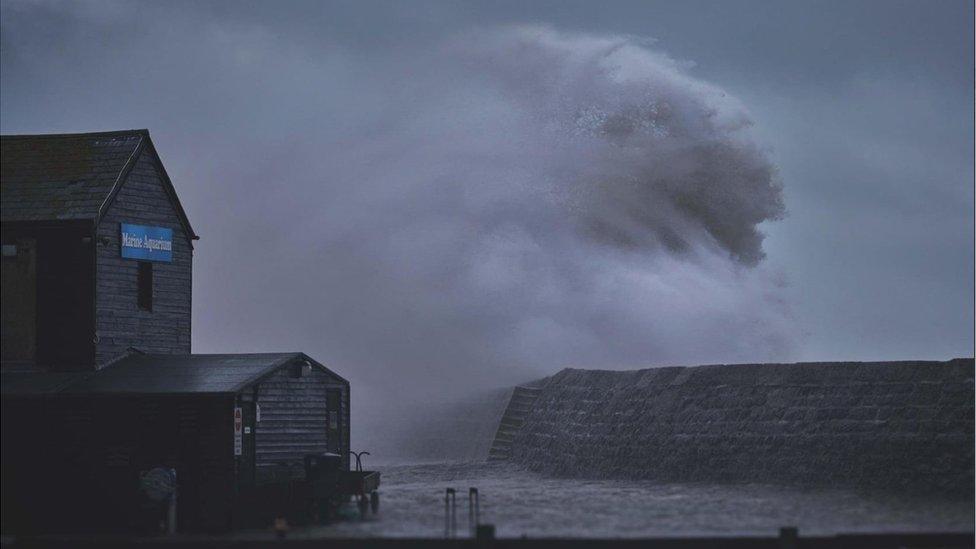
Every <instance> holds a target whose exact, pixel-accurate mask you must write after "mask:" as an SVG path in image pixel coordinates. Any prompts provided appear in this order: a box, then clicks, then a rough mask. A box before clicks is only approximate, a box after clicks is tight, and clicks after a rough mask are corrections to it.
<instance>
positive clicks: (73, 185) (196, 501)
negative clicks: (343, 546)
mask: <svg viewBox="0 0 976 549" xmlns="http://www.w3.org/2000/svg"><path fill="white" fill-rule="evenodd" d="M0 165H2V169H0V198H2V203H0V204H2V205H0V214H2V215H0V223H2V228H3V234H2V238H3V257H2V259H3V261H2V267H3V273H2V274H3V276H2V281H3V288H2V290H3V293H2V300H0V304H2V315H0V316H2V324H3V325H2V334H3V337H2V345H0V389H2V391H0V392H2V396H3V399H2V405H3V409H2V423H3V431H2V434H3V440H2V445H0V447H2V460H3V464H2V465H3V467H2V468H3V478H2V492H3V494H2V495H3V501H2V503H3V506H2V515H3V516H2V525H3V529H4V532H5V533H7V532H23V531H39V532H54V531H63V532H71V531H80V530H99V531H113V532H114V531H126V530H131V529H133V528H137V529H139V528H143V527H148V528H153V524H151V523H152V522H153V518H152V517H153V516H154V515H155V514H157V513H156V511H158V510H157V509H153V506H154V504H153V503H152V502H151V501H150V500H149V499H147V498H146V497H145V495H144V494H143V493H142V492H145V483H144V479H142V477H141V475H142V473H144V472H146V471H147V470H152V469H155V468H163V469H165V470H167V471H171V470H175V473H176V484H177V486H178V491H179V495H178V502H179V503H178V506H177V507H178V523H179V526H180V530H182V531H201V530H203V531H222V530H226V529H228V528H232V527H234V526H238V525H244V524H249V523H252V522H253V521H264V520H266V519H267V518H268V514H269V513H277V512H280V511H282V509H280V507H281V506H282V505H284V504H285V503H287V502H284V503H282V501H281V498H277V499H276V498H272V497H267V496H268V494H271V493H277V494H279V495H280V494H282V493H287V490H286V489H287V488H288V487H289V486H291V485H292V483H294V482H296V481H301V480H302V479H303V477H304V468H303V458H304V456H305V455H306V454H310V453H322V452H331V453H337V454H339V455H340V456H341V458H342V460H343V466H344V467H345V468H346V469H348V467H349V460H348V457H349V456H348V452H349V383H348V382H347V381H346V380H345V379H343V378H342V377H340V376H338V375H337V374H335V373H334V372H332V371H331V370H329V369H328V368H326V367H324V366H323V365H322V364H320V363H318V362H316V361H315V360H313V359H311V358H310V357H308V356H307V355H305V354H303V353H297V352H296V353H270V354H191V349H190V341H191V337H190V336H191V334H190V327H191V303H192V286H191V282H192V264H193V241H194V240H196V239H197V238H198V237H197V236H196V234H195V233H194V231H193V229H192V228H191V226H190V223H189V220H188V219H187V216H186V213H185V212H184V210H183V207H182V205H181V204H180V201H179V199H178V198H177V195H176V190H175V187H174V186H173V183H172V181H170V178H169V176H168V175H167V173H166V170H165V168H164V167H163V164H162V161H161V160H160V157H159V155H158V153H157V152H156V148H155V146H154V144H153V142H152V140H151V139H150V137H149V132H148V131H146V130H125V131H118V132H99V133H84V134H56V135H16V136H2V138H0ZM141 482H142V484H141ZM268 487H271V489H268ZM275 490H277V491H275ZM146 521H148V524H147V523H146Z"/></svg>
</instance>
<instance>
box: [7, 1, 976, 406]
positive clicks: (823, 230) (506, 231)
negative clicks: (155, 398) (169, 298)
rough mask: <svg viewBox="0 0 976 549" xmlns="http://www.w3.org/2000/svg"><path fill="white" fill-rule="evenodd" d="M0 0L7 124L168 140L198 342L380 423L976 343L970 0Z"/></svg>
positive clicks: (165, 152) (945, 352) (948, 352)
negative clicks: (610, 378) (615, 382)
mask: <svg viewBox="0 0 976 549" xmlns="http://www.w3.org/2000/svg"><path fill="white" fill-rule="evenodd" d="M0 6H2V8H0V10H2V12H0V13H2V20H0V21H2V29H0V46H2V53H0V81H2V87H0V129H2V131H3V133H48V132H83V131H98V130H114V129H127V128H148V129H149V130H150V132H151V135H152V137H153V140H154V142H155V144H156V146H157V148H158V150H159V152H160V154H161V156H162V159H163V162H164V164H165V165H166V167H167V169H168V171H169V173H170V176H171V177H172V179H173V181H174V184H175V186H176V188H177V191H178V193H179V195H180V198H181V200H182V202H183V205H184V207H185V208H186V210H187V212H188V214H189V216H190V219H191V222H192V223H193V225H194V229H195V230H196V231H197V232H198V233H199V234H200V235H201V237H202V239H201V240H200V241H199V242H198V243H197V246H196V252H195V258H194V259H195V261H194V296H193V349H194V351H195V352H245V351H277V350H303V351H305V352H307V353H308V354H310V355H312V356H314V357H315V358H317V359H319V360H320V361H322V362H325V363H327V364H329V365H331V366H333V367H334V368H335V369H336V370H337V371H339V372H340V373H341V374H343V375H345V376H346V377H348V378H349V379H350V380H351V381H352V382H353V383H354V387H355V388H356V391H357V395H358V396H359V397H360V398H362V399H364V400H360V401H359V402H361V403H362V404H361V405H360V406H361V407H360V408H359V410H363V409H364V408H366V407H367V406H368V405H367V404H366V402H364V401H373V402H378V401H385V402H392V401H396V402H398V403H400V404H401V405H403V404H406V405H409V404H410V403H414V402H420V401H424V400H429V399H433V398H439V397H442V396H444V395H445V394H459V393H461V392H463V391H464V390H465V389H467V388H472V387H486V386H497V385H504V384H510V383H514V382H520V381H524V380H527V379H532V378H535V377H539V376H541V375H546V374H549V373H552V372H554V371H556V370H558V369H559V368H561V367H564V366H580V367H605V368H631V367H640V366H651V365H665V364H697V363H720V362H725V363H728V362H745V361H796V360H876V359H877V360H883V359H913V358H924V359H946V358H951V357H955V356H971V355H972V349H973V329H974V327H973V299H974V296H973V261H974V258H973V157H972V153H973V82H972V75H973V58H972V44H973V34H972V20H973V13H972V9H973V8H972V4H971V2H965V1H961V2H950V1H943V2H897V1H883V2H795V3H783V2H753V1H738V2H720V1H715V2H694V1H693V2H646V1H636V2H565V1H559V2H544V1H536V2H531V3H525V2H504V1H501V2H499V1H496V2H483V3H459V2H445V3H429V2H419V1H417V2H390V3H377V2H307V3H305V2H298V1H291V2H152V3H150V2H144V3H140V2H128V1H127V2H110V1H98V2H75V3H59V2H58V3H56V2H36V1H27V2H25V1H21V0H6V1H4V2H3V3H2V4H0ZM406 409H408V408H401V410H406ZM372 413H373V414H374V415H376V414H379V413H380V412H377V411H375V410H374V411H373V412H372ZM366 415H367V416H368V415H369V414H368V413H367V414H366ZM370 417H372V416H370ZM368 419H369V417H367V420H368ZM359 421H366V420H362V419H360V420H359Z"/></svg>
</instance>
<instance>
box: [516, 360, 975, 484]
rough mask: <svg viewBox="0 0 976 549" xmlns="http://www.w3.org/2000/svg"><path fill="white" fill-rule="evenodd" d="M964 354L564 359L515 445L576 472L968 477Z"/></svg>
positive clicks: (852, 480) (713, 477) (551, 466)
mask: <svg viewBox="0 0 976 549" xmlns="http://www.w3.org/2000/svg"><path fill="white" fill-rule="evenodd" d="M973 428H974V426H973V360H972V359H957V360H953V361H949V362H893V363H821V364H812V363H810V364H782V365H780V364H768V365H737V366H701V367H694V368H659V369H649V370H639V371H629V372H608V371H592V370H564V371H562V372H560V373H558V374H556V375H555V376H553V377H551V378H549V379H548V380H547V382H546V384H545V387H544V389H543V392H542V394H541V395H540V396H539V398H538V399H537V400H536V402H535V404H534V406H533V408H532V410H531V411H530V413H529V414H528V416H527V418H526V422H525V425H524V426H523V427H522V429H521V430H520V431H519V433H518V434H517V435H516V438H515V441H514V445H513V451H512V459H513V460H514V461H516V462H519V463H522V464H524V465H526V466H528V467H529V468H530V469H534V470H536V471H540V472H545V473H548V474H554V475H561V476H576V477H597V478H599V477H619V478H640V479H654V480H660V481H665V482H686V481H705V482H774V483H785V484H799V485H823V486H837V487H842V486H848V487H870V488H886V489H893V490H907V491H935V492H940V493H959V494H961V495H966V496H968V497H971V496H972V491H973V443H974V441H973Z"/></svg>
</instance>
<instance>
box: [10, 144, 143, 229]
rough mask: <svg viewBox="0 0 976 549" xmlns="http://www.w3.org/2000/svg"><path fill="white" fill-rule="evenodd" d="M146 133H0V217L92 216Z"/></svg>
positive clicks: (14, 218) (25, 218) (36, 219)
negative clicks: (3, 134) (1, 134)
mask: <svg viewBox="0 0 976 549" xmlns="http://www.w3.org/2000/svg"><path fill="white" fill-rule="evenodd" d="M147 135H148V133H147V132H146V131H145V130H127V131H120V132H107V133H86V134H60V135H5V136H0V219H2V220H3V221H5V222H6V221H45V220H69V219H95V218H96V217H97V216H98V214H99V211H98V210H99V208H100V207H101V205H102V204H103V203H104V202H105V200H106V199H107V198H108V197H109V194H110V193H111V192H112V188H113V187H114V185H115V182H116V181H117V180H118V179H119V177H120V176H121V175H122V173H123V170H124V169H125V167H126V163H127V162H128V160H129V158H130V157H131V156H132V155H133V153H135V152H136V150H137V149H138V148H139V145H140V144H141V143H142V140H143V139H144V137H145V136H147Z"/></svg>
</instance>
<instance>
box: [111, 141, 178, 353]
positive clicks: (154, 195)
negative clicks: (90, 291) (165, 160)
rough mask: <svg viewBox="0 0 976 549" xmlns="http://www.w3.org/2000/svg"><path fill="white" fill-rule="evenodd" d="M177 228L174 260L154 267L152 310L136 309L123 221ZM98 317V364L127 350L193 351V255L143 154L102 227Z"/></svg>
mask: <svg viewBox="0 0 976 549" xmlns="http://www.w3.org/2000/svg"><path fill="white" fill-rule="evenodd" d="M123 222H125V223H135V224H140V225H152V226H157V227H169V228H171V229H173V261H172V262H171V263H162V262H154V263H153V286H154V287H153V310H152V311H151V312H150V311H143V310H140V309H139V307H138V305H137V301H136V299H137V286H136V284H137V282H136V280H137V279H136V277H137V270H138V261H136V260H133V259H123V258H122V255H121V249H120V234H119V231H120V223H123ZM98 241H99V244H98V252H97V258H96V269H97V276H96V307H95V308H96V319H95V329H96V332H97V334H98V343H97V344H96V346H95V359H96V362H97V363H99V364H104V363H105V362H106V361H108V360H110V359H112V358H114V357H116V356H118V355H120V354H122V353H124V352H125V350H126V349H127V348H128V347H135V348H137V349H139V350H142V351H146V352H150V353H189V352H190V304H191V284H192V261H193V253H192V250H191V248H190V243H189V241H188V240H187V236H186V233H185V231H184V229H183V226H182V225H181V223H180V220H179V217H178V216H177V213H176V210H175V208H174V206H173V204H172V202H171V201H170V198H169V196H168V195H167V193H166V191H165V188H164V186H163V183H162V180H161V178H160V174H159V173H158V171H157V169H156V166H155V165H154V162H153V155H152V153H151V152H149V151H148V150H144V151H143V152H142V153H141V155H140V156H139V158H138V160H137V161H136V164H135V167H134V168H133V169H132V171H131V172H130V173H129V176H128V178H127V179H126V180H125V183H124V184H123V185H122V188H121V190H120V191H119V193H118V195H117V196H116V198H115V200H114V202H113V203H112V205H111V206H110V207H109V209H108V211H107V212H106V213H105V216H104V217H103V218H102V221H101V223H100V224H99V226H98Z"/></svg>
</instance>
